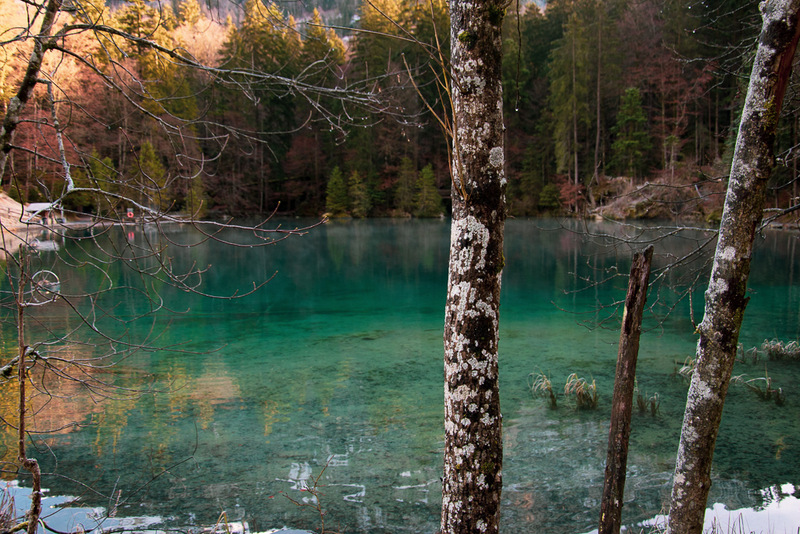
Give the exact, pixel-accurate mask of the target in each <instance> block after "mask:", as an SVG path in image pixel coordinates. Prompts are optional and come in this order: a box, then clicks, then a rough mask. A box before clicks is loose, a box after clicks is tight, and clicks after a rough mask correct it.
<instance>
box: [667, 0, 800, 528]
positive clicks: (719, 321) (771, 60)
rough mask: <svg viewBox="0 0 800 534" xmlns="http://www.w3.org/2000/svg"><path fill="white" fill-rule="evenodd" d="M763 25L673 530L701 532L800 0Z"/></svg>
mask: <svg viewBox="0 0 800 534" xmlns="http://www.w3.org/2000/svg"><path fill="white" fill-rule="evenodd" d="M761 10H762V16H763V26H762V30H761V36H760V38H759V42H758V50H757V51H756V56H755V60H754V64H753V70H752V74H751V76H750V86H749V89H748V92H747V97H746V100H745V104H744V110H743V112H742V120H741V125H740V127H739V135H738V138H737V140H736V150H735V152H734V156H733V163H732V166H731V174H730V179H729V182H728V192H727V196H726V198H725V208H724V210H723V214H722V221H721V223H720V231H719V241H718V243H717V249H716V253H715V256H714V265H713V267H712V270H711V279H710V281H709V284H708V289H707V291H706V309H705V315H704V317H703V321H702V322H701V323H700V325H699V326H698V332H699V334H700V339H699V341H698V344H697V357H696V368H695V372H694V374H693V375H692V382H691V385H690V387H689V394H688V398H687V401H686V412H685V414H684V420H683V428H682V430H681V440H680V446H679V448H678V458H677V463H676V466H675V478H674V481H673V487H672V501H671V504H670V511H669V523H668V532H669V533H674V534H694V533H697V534H700V533H701V532H702V530H703V518H704V515H705V509H706V500H707V498H708V490H709V488H710V487H711V476H710V475H711V461H712V457H713V454H714V444H715V442H716V438H717V432H718V430H719V423H720V419H721V417H722V408H723V404H724V402H725V395H726V393H727V390H728V384H729V383H730V377H731V371H732V369H733V363H734V360H735V357H736V347H737V344H738V340H739V329H740V326H741V324H742V318H743V316H744V310H745V306H746V305H747V300H748V298H747V296H746V290H747V279H748V276H749V273H750V259H751V256H752V250H753V241H754V239H755V234H756V230H757V228H758V225H759V224H760V223H761V220H762V213H763V209H764V205H765V192H766V187H767V180H768V179H769V175H770V170H771V167H772V165H773V145H774V140H775V130H776V126H777V123H778V117H779V116H780V109H781V104H782V102H783V96H784V93H785V91H786V85H787V83H788V81H789V76H790V74H791V68H792V60H793V58H794V53H795V49H796V47H797V41H798V36H800V24H798V12H799V11H800V0H769V1H767V2H762V3H761Z"/></svg>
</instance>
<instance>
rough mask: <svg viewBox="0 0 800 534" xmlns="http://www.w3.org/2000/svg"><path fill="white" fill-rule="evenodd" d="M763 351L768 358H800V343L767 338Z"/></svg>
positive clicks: (762, 347) (762, 345) (763, 344)
mask: <svg viewBox="0 0 800 534" xmlns="http://www.w3.org/2000/svg"><path fill="white" fill-rule="evenodd" d="M761 351H762V352H763V353H764V355H765V356H766V357H767V359H768V360H800V343H798V342H797V341H780V340H778V339H773V340H768V339H765V340H764V343H762V344H761Z"/></svg>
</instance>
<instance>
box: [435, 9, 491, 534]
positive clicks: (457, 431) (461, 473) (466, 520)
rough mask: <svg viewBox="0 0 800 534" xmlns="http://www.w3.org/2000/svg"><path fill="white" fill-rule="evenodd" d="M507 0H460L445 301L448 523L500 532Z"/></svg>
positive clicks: (458, 529) (449, 531)
mask: <svg viewBox="0 0 800 534" xmlns="http://www.w3.org/2000/svg"><path fill="white" fill-rule="evenodd" d="M505 7H506V5H505V2H504V1H498V0H475V1H471V2H470V1H465V0H452V1H451V3H450V32H451V33H450V44H451V50H452V56H451V57H452V59H451V62H452V67H451V69H452V99H453V102H452V104H453V130H452V134H453V149H452V150H453V154H452V173H453V176H452V193H453V194H452V196H453V219H452V230H451V236H450V268H449V279H448V290H447V304H446V309H445V327H444V348H445V356H444V360H445V362H444V363H445V384H444V395H445V399H444V402H445V452H444V478H443V487H442V523H441V526H442V532H443V533H444V534H453V533H470V534H472V533H481V532H497V531H498V518H499V505H500V491H501V485H502V478H501V468H502V461H503V448H502V432H501V415H500V399H499V395H498V393H499V390H498V381H497V379H498V375H497V370H498V366H497V343H498V319H499V316H498V312H499V304H500V276H501V273H502V270H503V261H504V260H503V229H504V224H505V216H506V208H505V185H506V179H505V171H504V150H503V111H502V110H503V98H502V96H503V95H502V87H501V71H500V67H501V64H502V61H501V44H502V42H501V27H502V22H503V16H504V12H505Z"/></svg>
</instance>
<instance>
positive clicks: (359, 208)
mask: <svg viewBox="0 0 800 534" xmlns="http://www.w3.org/2000/svg"><path fill="white" fill-rule="evenodd" d="M348 196H349V198H350V202H351V208H352V209H351V212H350V214H351V215H352V216H353V217H355V218H357V219H363V218H364V217H366V216H367V215H369V210H370V209H372V199H371V198H370V195H369V191H368V190H367V184H365V183H364V180H362V179H361V175H360V174H359V173H358V171H353V173H352V174H351V175H350V180H349V184H348Z"/></svg>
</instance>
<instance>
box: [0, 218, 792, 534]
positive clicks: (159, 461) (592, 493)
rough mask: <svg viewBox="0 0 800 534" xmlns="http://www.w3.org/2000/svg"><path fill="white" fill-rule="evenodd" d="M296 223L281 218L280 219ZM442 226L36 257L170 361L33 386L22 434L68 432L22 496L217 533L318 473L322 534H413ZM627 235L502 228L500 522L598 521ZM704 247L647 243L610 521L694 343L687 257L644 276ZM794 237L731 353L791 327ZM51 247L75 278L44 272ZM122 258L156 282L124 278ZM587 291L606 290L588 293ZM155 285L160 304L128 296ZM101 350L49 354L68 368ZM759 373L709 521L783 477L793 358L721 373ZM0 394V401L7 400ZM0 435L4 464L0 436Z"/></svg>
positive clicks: (756, 503)
mask: <svg viewBox="0 0 800 534" xmlns="http://www.w3.org/2000/svg"><path fill="white" fill-rule="evenodd" d="M310 222H312V221H297V220H290V221H282V223H283V224H284V226H285V227H289V226H291V227H293V226H296V225H303V224H306V223H310ZM565 225H567V226H568V227H567V226H565ZM449 228H450V225H449V221H446V220H443V221H439V220H436V221H418V220H404V221H394V220H385V221H384V220H378V221H333V222H330V223H328V224H326V225H324V226H322V227H319V228H316V229H313V230H312V231H310V232H309V233H308V234H306V235H304V236H302V237H292V238H290V239H287V240H285V241H283V242H281V243H278V244H276V245H274V246H268V247H261V248H258V247H251V246H250V245H254V244H258V239H257V238H255V237H252V236H251V235H250V236H249V235H248V234H246V233H225V234H222V236H223V237H225V239H235V240H237V242H239V243H242V244H244V245H246V246H243V247H230V246H226V245H223V244H221V243H219V242H216V241H213V240H212V241H207V242H205V243H204V244H202V245H200V246H197V247H194V248H185V247H181V246H179V245H181V244H188V243H192V242H196V241H199V240H200V239H201V236H200V235H199V234H198V233H197V232H196V231H193V230H191V229H190V228H188V227H178V226H173V227H167V228H166V232H165V236H159V235H158V233H157V232H155V230H154V229H152V228H148V229H143V228H141V227H136V228H134V229H132V230H125V231H123V232H121V233H120V232H116V231H113V232H111V233H110V234H109V235H108V236H107V237H102V238H100V239H99V242H100V244H101V245H102V248H105V249H106V250H110V248H109V247H111V246H114V247H117V248H116V249H117V250H119V251H123V252H124V254H125V255H126V257H127V258H128V259H127V260H125V261H123V262H116V263H113V264H109V265H105V264H102V260H103V259H104V257H105V256H104V253H103V252H102V249H97V248H93V246H92V245H89V244H88V243H86V244H83V245H79V244H76V243H65V244H64V246H63V247H62V248H61V250H60V251H58V252H57V253H53V252H50V253H42V255H41V257H40V258H38V259H37V260H36V262H35V264H36V267H35V268H46V269H49V270H52V271H54V272H56V273H58V275H59V277H60V280H61V291H62V292H63V293H64V294H74V295H78V294H80V293H82V292H85V291H86V290H87V288H88V289H92V288H94V289H103V288H108V287H113V291H110V292H109V293H108V294H104V295H103V296H101V297H100V299H99V302H98V305H97V306H96V307H95V308H93V309H92V308H90V307H89V305H88V302H87V301H86V299H82V300H81V299H74V300H73V302H74V305H75V306H76V307H77V308H78V309H80V310H82V311H84V312H90V314H89V316H90V317H92V321H94V324H96V325H97V326H98V327H100V328H101V329H102V330H103V331H105V332H109V333H112V334H113V335H114V336H115V337H117V338H122V339H125V340H128V341H130V342H132V343H144V342H146V343H148V344H149V345H150V346H151V347H154V346H158V347H170V348H171V349H172V350H151V349H149V348H148V349H143V350H139V351H136V352H134V353H132V354H130V355H127V356H125V357H124V358H117V359H121V361H119V362H118V363H116V365H115V366H113V367H111V368H109V369H107V370H106V371H105V372H102V373H101V372H99V371H93V372H92V373H90V374H91V379H93V380H94V379H96V380H103V381H106V382H109V383H112V384H113V385H115V386H118V387H121V388H126V389H122V390H120V389H116V390H107V391H106V392H107V393H108V394H109V395H107V396H104V395H102V394H101V393H99V392H95V393H94V394H91V395H90V394H88V393H87V392H86V390H85V389H82V388H81V387H79V386H77V385H74V384H71V385H70V384H66V385H65V384H64V383H62V382H59V381H58V380H57V379H56V377H54V376H51V375H48V376H47V377H45V378H46V380H47V381H49V382H46V383H49V384H53V385H55V384H61V389H60V390H59V391H60V392H61V393H63V394H62V395H61V396H60V397H58V398H56V399H53V400H52V401H51V402H50V403H49V404H47V405H45V406H43V409H42V411H41V413H40V414H39V415H37V420H36V422H37V425H38V427H39V428H40V429H45V428H49V429H56V428H61V427H64V425H69V426H68V427H67V428H65V429H64V430H62V431H60V432H53V433H51V434H47V435H45V436H41V437H37V438H36V440H35V442H36V447H37V451H36V453H35V455H36V456H37V457H38V458H39V460H40V461H41V463H42V464H43V469H44V470H45V471H46V472H48V473H50V475H48V476H47V477H46V479H45V482H44V485H45V486H46V487H47V488H49V490H50V491H51V493H53V494H57V495H72V496H79V497H80V501H79V502H80V504H82V505H83V506H102V507H105V508H106V509H107V510H111V509H115V510H116V513H117V515H118V516H158V517H160V518H162V520H163V522H164V524H165V525H166V526H170V527H186V526H193V525H196V526H202V525H213V524H214V523H215V521H216V520H217V518H218V517H219V516H220V513H221V512H223V511H225V512H226V515H227V518H228V519H229V520H232V521H233V520H237V521H246V522H247V523H248V524H249V526H250V529H251V530H252V531H259V530H261V531H263V530H268V529H270V528H280V527H281V526H284V525H286V526H289V527H293V528H303V529H319V528H320V519H319V514H318V512H317V510H316V505H315V501H314V499H313V498H312V496H311V495H310V493H309V492H308V491H305V490H307V488H308V487H312V488H313V486H314V483H315V481H316V483H317V490H318V494H319V503H320V506H321V508H322V509H324V510H325V512H326V516H325V521H326V528H327V529H329V530H334V531H340V532H346V533H351V532H352V533H401V532H414V533H432V532H435V531H436V530H437V528H438V522H439V504H440V501H441V496H440V492H441V484H440V478H439V477H440V476H441V474H440V471H441V464H442V449H443V428H442V427H443V423H442V418H443V405H442V381H443V371H442V325H443V320H444V301H445V295H446V282H447V260H448V249H449ZM653 233H655V230H653V231H650V232H649V233H646V234H644V235H642V236H641V241H642V242H644V241H646V240H647V239H648V238H649V236H651V235H652V234H653ZM637 234H638V232H637V231H636V230H634V229H632V228H625V227H621V226H619V225H612V224H592V225H583V224H579V223H575V222H572V221H568V222H564V223H559V222H556V221H547V220H510V221H508V223H507V228H506V247H505V256H506V269H505V271H504V274H503V289H502V295H503V296H502V302H501V319H500V321H501V334H500V336H501V341H500V353H501V356H500V366H501V371H500V373H501V402H502V407H503V415H504V430H505V461H504V462H505V464H504V492H503V508H502V528H503V530H504V531H506V532H534V531H535V532H542V533H565V532H575V533H578V532H586V531H589V530H591V529H593V528H596V523H597V520H598V517H599V500H600V496H601V491H602V483H603V468H604V462H605V456H606V452H605V451H606V445H607V440H608V419H609V413H610V403H611V395H612V388H613V379H614V368H615V361H616V351H617V348H616V345H617V341H618V338H619V330H618V327H619V317H620V315H621V309H620V308H619V306H618V305H615V304H614V303H619V302H620V301H622V300H623V299H624V292H625V288H626V286H627V278H626V275H627V272H628V269H629V265H630V256H631V253H632V252H631V250H632V247H631V246H629V245H627V244H625V243H623V242H622V241H620V240H618V238H619V237H622V236H623V235H629V236H630V235H637ZM707 237H708V234H707V233H706V232H703V231H701V230H697V231H687V232H683V233H681V234H679V235H676V236H673V237H669V238H667V239H664V240H662V241H660V242H658V243H656V245H655V246H656V256H655V264H656V268H657V269H658V270H656V271H655V272H654V274H653V279H655V280H656V283H657V284H656V285H655V286H654V287H653V288H652V289H651V293H650V296H649V300H648V304H650V305H652V308H651V310H650V312H649V313H648V315H647V318H646V322H645V329H646V331H645V332H644V334H643V336H642V340H641V348H640V356H639V364H638V368H637V371H638V372H637V375H638V384H639V389H640V391H641V392H642V393H643V394H644V395H646V396H647V397H650V396H653V395H655V394H658V398H659V400H660V406H659V410H658V413H657V414H655V415H652V414H650V413H639V412H636V413H635V414H634V417H633V423H632V425H633V429H632V436H631V449H630V456H629V465H628V470H629V474H628V480H627V484H626V504H625V507H624V510H623V521H624V522H625V523H627V524H634V523H637V522H640V521H644V520H647V519H649V518H652V517H654V516H655V515H657V514H659V512H662V511H663V506H664V503H665V502H666V499H667V498H668V496H669V490H670V477H671V473H672V467H673V461H674V456H675V452H676V450H677V444H678V436H679V432H680V424H681V419H682V415H683V404H684V402H685V395H686V391H687V388H688V382H687V381H686V380H685V379H684V378H682V377H681V376H680V375H679V374H678V373H677V371H678V369H680V367H681V366H682V365H683V363H684V361H685V360H686V358H687V357H690V356H692V355H693V353H694V345H695V342H696V337H695V335H694V326H693V324H692V318H691V314H690V310H689V300H688V299H683V300H678V295H679V294H681V293H682V292H683V291H685V290H686V289H687V287H688V285H687V284H689V283H690V282H691V281H692V280H694V279H695V276H694V274H692V273H693V272H695V271H696V270H698V269H699V270H700V271H701V274H700V275H699V276H700V278H699V282H698V286H697V287H698V289H697V290H696V291H695V292H694V294H693V300H692V304H693V307H694V321H695V322H699V321H700V320H701V318H702V306H703V296H702V289H703V288H704V285H705V281H706V280H707V264H706V262H705V259H707V256H708V255H706V256H705V257H703V258H689V259H688V260H687V261H686V262H684V263H686V264H685V265H683V266H675V267H672V268H670V269H669V270H666V271H664V270H663V268H664V266H665V265H667V264H668V263H669V262H671V261H673V260H674V259H676V258H683V257H685V256H687V255H688V254H689V253H690V252H691V251H692V250H693V249H695V248H696V247H697V246H698V244H699V243H703V242H705V240H706V239H707ZM152 243H160V244H161V245H162V246H166V247H167V252H166V256H168V257H170V258H171V262H172V265H173V266H174V267H175V268H176V269H177V270H181V269H186V268H190V267H191V266H192V265H197V266H198V267H200V268H203V269H205V268H206V266H208V265H211V267H210V268H209V269H208V270H207V272H204V273H203V275H202V276H199V275H198V276H193V277H189V278H188V279H186V283H188V284H195V283H200V285H198V286H197V288H198V290H199V291H202V292H203V293H207V294H213V295H219V296H225V295H232V294H237V293H238V294H242V293H246V292H247V291H248V290H249V289H251V288H252V287H253V283H256V284H258V283H259V282H260V281H263V280H265V279H267V278H269V277H271V276H272V275H273V274H274V277H273V278H272V279H271V280H270V281H269V283H268V284H267V285H266V286H264V287H263V288H261V289H260V290H258V291H257V292H255V293H254V294H252V295H249V296H246V297H242V298H237V299H233V300H230V299H218V298H209V297H201V296H199V295H197V294H195V293H192V292H186V291H181V290H178V289H174V288H173V287H171V286H170V285H169V284H167V283H165V282H164V281H163V276H162V275H161V274H160V273H161V272H162V270H161V269H160V268H159V265H158V263H157V262H156V261H155V259H154V258H151V257H143V258H140V260H138V261H136V260H134V259H133V258H134V256H137V255H138V256H141V255H142V254H143V251H145V250H146V249H147V248H148V246H149V244H152ZM797 244H798V234H795V233H786V232H777V231H769V232H766V233H765V234H764V236H763V237H760V238H759V243H758V248H757V253H756V256H755V259H754V262H753V269H752V276H751V283H750V290H751V301H750V304H749V306H748V309H747V312H746V316H745V324H744V327H743V333H742V336H741V339H740V341H741V342H742V344H743V346H744V347H745V348H750V347H753V346H758V345H760V344H761V343H762V342H763V341H764V340H765V339H780V340H783V341H789V340H796V339H798V337H800V252H798V251H797ZM642 246H643V245H636V246H634V247H633V248H636V249H639V248H642ZM126 247H127V248H126ZM711 253H713V245H712V246H710V248H708V254H709V255H710V254H711ZM56 254H58V257H60V258H62V259H66V260H67V261H68V262H69V263H71V264H72V265H74V266H75V267H74V268H65V267H64V266H63V265H61V264H60V263H59V261H57V260H56V257H57V256H56ZM87 262H92V263H93V264H94V265H95V266H96V267H91V268H90V267H88V266H87V265H88V263H87ZM135 264H138V265H139V266H144V267H145V268H147V269H148V270H149V271H150V272H151V273H154V274H155V275H156V278H158V277H161V279H160V280H158V281H154V279H152V278H149V277H142V276H140V275H138V274H137V273H136V272H135V270H134V269H133V268H132V267H133V266H134V265H135ZM703 269H705V270H703ZM600 279H602V280H606V281H605V282H604V283H603V284H599V285H598V284H593V283H592V281H593V280H600ZM2 284H3V285H2V287H0V289H2V290H7V289H8V286H7V283H6V282H5V281H4V282H3V283H2ZM671 286H672V287H671ZM156 293H157V294H159V295H161V297H162V298H163V301H160V300H159V301H156V300H153V299H148V298H146V295H147V294H150V295H151V296H152V295H154V294H156ZM162 306H163V307H162ZM670 309H672V312H671V313H670V314H669V315H667V313H666V312H667V311H668V310H670ZM153 310H155V311H154V314H152V315H149V314H148V312H150V311H153ZM169 310H173V311H174V313H173V312H171V311H169ZM31 313H32V320H31V322H30V329H31V334H32V335H33V336H38V339H43V338H45V337H47V336H48V335H50V336H52V337H53V338H55V337H56V336H60V335H64V334H65V333H67V332H71V331H73V329H77V336H76V337H78V338H81V339H90V340H93V341H95V342H98V343H100V344H101V349H102V351H107V350H108V349H109V347H112V348H114V349H116V350H122V349H124V348H125V347H124V345H121V344H119V343H113V344H112V343H107V342H103V341H102V338H98V337H96V336H94V337H92V336H91V335H90V329H88V328H87V326H86V325H85V324H84V325H81V323H80V321H78V320H77V319H76V317H75V316H74V314H72V313H71V312H70V309H69V307H68V306H67V305H66V302H65V301H64V300H63V299H62V300H60V301H58V302H55V303H52V304H48V305H46V306H42V307H39V308H36V309H34V310H31ZM108 315H113V316H114V318H115V319H114V320H111V319H109V317H107V316H108ZM665 316H666V317H665ZM10 318H11V317H10V316H8V315H6V316H5V317H4V321H5V322H4V323H3V325H2V332H1V333H2V340H3V341H2V342H3V349H4V352H5V353H6V354H8V353H10V351H13V347H14V343H15V341H14V340H13V336H12V334H13V329H12V325H11V324H9V323H8V321H9V320H10ZM137 318H138V319H137ZM598 323H601V326H599V327H598V326H596V325H597V324H598ZM47 332H49V334H48V333H47ZM101 349H95V348H93V347H91V346H88V345H86V346H77V347H75V346H69V347H68V346H67V345H66V344H65V343H62V342H55V343H54V344H53V345H52V346H50V347H49V350H50V351H53V353H54V354H62V353H61V352H58V351H63V355H65V356H69V357H71V358H89V357H94V356H97V355H98V354H100V353H101ZM765 371H766V372H767V373H768V375H769V377H771V379H772V381H773V387H775V388H777V387H781V388H782V391H783V393H784V395H785V398H786V401H785V404H784V405H783V406H777V405H776V404H775V403H774V402H768V401H762V400H760V399H759V398H758V397H757V396H756V395H755V394H754V393H753V392H752V391H750V390H749V389H748V388H746V387H744V386H742V385H734V386H732V387H731V389H730V393H729V396H728V401H727V404H726V408H725V415H724V419H723V425H722V429H721V433H720V437H719V439H718V447H717V452H716V454H715V458H714V459H715V472H714V476H715V484H714V487H713V489H712V494H711V500H712V502H715V503H721V504H724V505H725V506H726V507H727V508H729V509H739V508H748V507H749V508H758V507H763V506H766V505H768V504H770V503H771V502H773V501H775V500H776V499H778V497H780V496H781V495H782V494H785V493H786V492H787V490H786V489H785V488H787V487H793V486H797V487H800V418H798V415H799V414H800V386H798V384H800V362H798V361H794V362H786V361H765V360H760V361H759V362H757V363H745V362H737V366H736V369H735V370H734V374H735V375H744V378H743V380H744V379H750V378H758V377H764V375H765ZM536 372H544V373H546V374H547V375H549V376H550V378H551V380H552V382H553V384H554V388H555V389H557V390H563V385H564V382H565V381H566V379H567V376H568V375H569V374H571V373H577V374H578V375H579V376H582V377H585V378H586V379H588V380H589V382H591V381H592V380H594V381H595V382H596V384H597V388H598V391H599V399H600V402H599V407H598V409H597V410H593V411H578V410H576V409H574V407H573V406H572V405H571V404H570V401H569V400H568V399H564V398H559V408H558V409H557V410H551V409H549V408H548V406H547V404H546V402H545V401H544V400H543V399H541V398H535V397H534V396H533V395H532V394H531V392H530V389H529V386H528V384H529V375H530V374H531V373H536ZM95 385H99V383H97V384H95ZM9 395H10V393H8V391H5V392H4V398H3V405H4V410H6V409H10V408H9V407H10V406H12V405H13V402H11V401H12V400H13V399H11V397H9ZM108 396H110V398H106V397H108ZM73 422H75V423H77V425H72V423H73ZM3 435H4V440H5V441H4V443H6V454H5V456H6V458H4V459H5V460H8V459H10V458H13V456H14V454H15V453H14V452H13V448H11V444H13V441H10V440H11V439H12V437H11V433H10V431H9V430H8V429H7V428H6V429H5V430H4V434H3ZM6 478H14V476H13V474H7V475H6ZM74 480H80V481H81V483H82V484H85V485H81V484H77V483H75V482H73V481H74ZM20 483H21V484H24V483H25V478H24V477H21V478H20ZM776 495H778V497H776ZM293 501H294V502H293ZM304 504H305V505H309V506H301V505H304ZM710 504H711V502H710V503H709V505H710ZM795 526H796V525H795Z"/></svg>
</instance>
